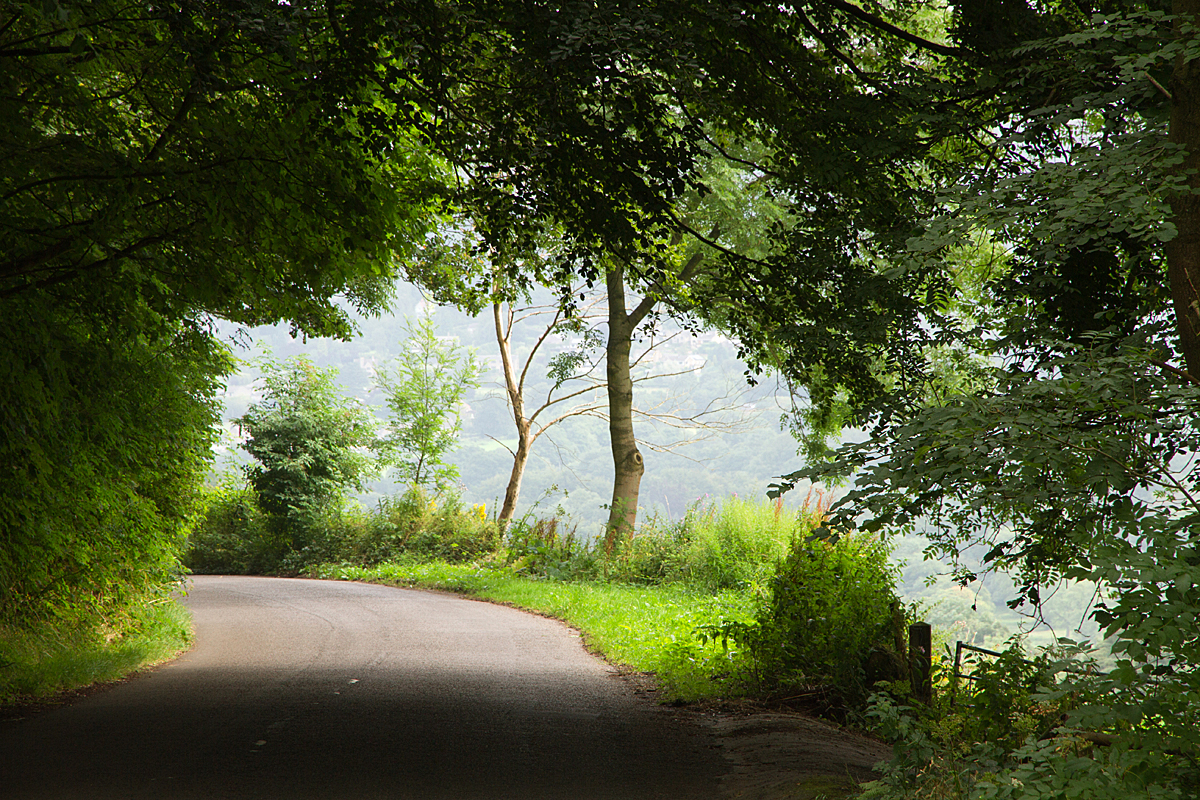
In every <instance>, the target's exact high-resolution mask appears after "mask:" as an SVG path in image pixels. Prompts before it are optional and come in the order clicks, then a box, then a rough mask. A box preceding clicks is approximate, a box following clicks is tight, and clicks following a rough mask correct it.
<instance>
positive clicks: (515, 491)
mask: <svg viewBox="0 0 1200 800" xmlns="http://www.w3.org/2000/svg"><path fill="white" fill-rule="evenodd" d="M492 317H493V319H494V320H495V322H496V342H497V344H499V345H500V362H501V364H502V366H503V367H504V388H505V390H506V391H507V392H508V402H509V405H510V407H511V408H512V415H513V422H514V423H515V424H516V426H517V449H516V452H514V453H513V466H512V473H510V474H509V477H508V487H507V488H506V489H505V490H504V505H503V506H502V507H501V509H500V515H499V516H498V517H497V521H498V522H499V523H500V525H501V526H503V525H506V524H507V523H508V522H509V521H510V520H511V519H512V518H513V514H515V513H516V509H517V499H518V498H519V497H520V496H521V478H522V477H524V475H525V463H526V462H527V461H529V450H530V446H531V445H532V441H531V429H532V425H531V424H530V421H529V419H528V418H527V417H526V416H525V397H524V392H523V391H522V390H521V384H520V383H519V382H518V380H517V375H516V369H515V368H514V367H513V360H512V348H511V347H510V346H509V342H508V335H509V331H506V330H505V328H504V325H503V324H502V321H501V305H500V303H493V304H492Z"/></svg>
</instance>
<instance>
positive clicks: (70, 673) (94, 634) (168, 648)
mask: <svg viewBox="0 0 1200 800" xmlns="http://www.w3.org/2000/svg"><path fill="white" fill-rule="evenodd" d="M191 641H192V618H191V615H190V614H189V613H188V611H187V609H185V608H184V607H183V605H182V604H180V603H179V602H178V601H177V600H173V599H163V600H160V601H157V602H153V603H149V604H146V605H144V606H142V607H140V608H137V609H134V610H133V611H132V612H131V615H130V616H129V618H128V619H126V620H124V621H123V622H122V623H121V625H120V627H109V628H107V629H102V630H97V629H95V628H94V627H91V626H76V627H61V626H60V627H53V626H41V627H38V628H37V629H33V630H27V629H15V628H0V707H3V706H11V705H15V704H19V703H23V702H29V701H33V700H38V699H41V698H45V697H50V696H53V695H55V694H57V693H59V692H63V691H68V690H71V689H76V688H79V687H81V686H88V685H91V684H94V683H104V682H106V681H112V680H117V679H119V678H122V677H124V676H126V675H128V674H129V673H130V672H133V671H135V670H137V669H140V668H142V667H146V666H151V665H153V664H158V663H161V662H163V661H166V660H168V659H170V658H172V657H174V656H175V655H176V654H178V653H179V651H181V650H184V649H186V648H187V647H189V646H190V644H191Z"/></svg>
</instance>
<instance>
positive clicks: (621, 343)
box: [604, 266, 654, 553]
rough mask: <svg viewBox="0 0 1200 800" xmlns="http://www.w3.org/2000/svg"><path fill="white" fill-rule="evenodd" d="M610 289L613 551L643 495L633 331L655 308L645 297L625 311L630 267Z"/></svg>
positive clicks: (609, 280) (607, 542) (608, 281)
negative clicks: (636, 431)
mask: <svg viewBox="0 0 1200 800" xmlns="http://www.w3.org/2000/svg"><path fill="white" fill-rule="evenodd" d="M605 286H606V288H607V290H608V343H607V346H606V349H605V356H606V362H607V363H606V367H607V378H608V436H609V441H610V442H611V445H612V456H613V492H612V502H611V503H610V505H609V508H608V525H607V527H606V529H605V535H604V549H605V551H606V552H609V553H611V552H612V551H613V548H614V547H615V546H616V544H617V542H618V541H620V540H622V539H624V540H628V539H630V538H631V537H632V536H633V530H634V526H635V525H636V524H637V510H638V493H639V492H640V490H641V485H642V474H643V473H645V471H646V465H645V460H644V459H643V458H642V453H641V451H640V450H638V446H637V438H636V437H635V436H634V434H633V376H632V374H631V373H630V364H629V352H630V350H631V349H632V346H633V332H634V330H635V329H636V328H637V326H638V324H639V323H640V322H641V321H642V320H643V319H644V318H645V316H646V314H647V313H648V312H649V311H650V309H651V308H652V307H653V305H654V304H653V302H652V301H649V300H648V299H645V300H643V301H642V302H641V303H640V304H639V305H638V307H637V308H636V309H634V311H633V313H631V314H629V313H626V311H625V271H624V269H622V268H621V267H620V266H614V267H613V268H612V269H610V270H609V272H608V275H607V276H606V278H605Z"/></svg>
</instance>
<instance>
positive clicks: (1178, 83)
mask: <svg viewBox="0 0 1200 800" xmlns="http://www.w3.org/2000/svg"><path fill="white" fill-rule="evenodd" d="M1173 6H1174V7H1173V9H1172V10H1173V12H1174V13H1175V14H1176V15H1177V16H1178V17H1179V19H1177V20H1176V21H1175V29H1176V32H1177V33H1178V31H1179V29H1180V25H1181V24H1182V23H1183V21H1184V20H1187V21H1191V22H1197V21H1200V19H1198V18H1200V0H1175V2H1174V4H1173ZM1170 90H1171V129H1170V138H1171V141H1172V142H1174V143H1176V144H1178V145H1181V146H1182V147H1183V148H1184V150H1185V151H1186V152H1187V159H1186V160H1185V161H1184V162H1183V165H1182V166H1181V167H1180V170H1182V172H1183V174H1185V175H1187V176H1188V178H1187V180H1188V185H1189V187H1191V188H1192V189H1193V190H1195V189H1197V188H1198V187H1200V173H1197V170H1200V63H1198V62H1194V61H1193V62H1189V61H1186V60H1185V58H1184V55H1183V54H1181V55H1179V56H1178V57H1177V58H1176V60H1175V68H1174V70H1173V72H1172V74H1171V83H1170ZM1189 172H1190V174H1189ZM1171 212H1172V220H1173V222H1174V223H1175V229H1176V230H1177V231H1178V234H1177V235H1176V237H1175V238H1174V239H1172V240H1171V241H1170V242H1168V243H1167V247H1166V253H1167V274H1168V277H1169V280H1170V283H1171V298H1172V300H1173V301H1174V304H1175V322H1176V325H1177V326H1178V329H1179V338H1180V342H1181V345H1182V347H1183V354H1184V359H1185V361H1186V363H1187V370H1188V372H1189V373H1191V374H1192V375H1193V376H1196V377H1198V378H1200V196H1197V195H1196V194H1193V193H1192V192H1181V193H1179V194H1177V195H1175V196H1174V197H1172V198H1171Z"/></svg>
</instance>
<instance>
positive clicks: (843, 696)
mask: <svg viewBox="0 0 1200 800" xmlns="http://www.w3.org/2000/svg"><path fill="white" fill-rule="evenodd" d="M890 552H891V550H890V548H889V547H888V546H887V545H885V544H884V543H883V542H881V541H880V540H879V539H877V538H874V537H864V536H853V537H852V536H845V537H842V538H840V539H837V540H836V541H825V540H821V539H815V538H810V539H798V540H796V542H795V543H794V544H793V546H792V548H791V551H790V553H789V554H788V556H787V558H786V559H785V560H784V561H783V562H782V563H781V564H780V566H779V570H778V572H777V574H776V575H775V576H774V577H773V578H772V579H771V580H770V583H769V588H770V594H769V598H768V600H767V601H766V602H765V603H764V604H763V605H762V607H761V608H760V609H759V611H758V613H757V615H756V618H755V620H754V621H753V622H751V623H741V622H731V623H725V624H723V625H719V626H709V627H708V628H706V629H705V630H704V634H705V635H706V636H707V637H710V638H723V639H726V640H728V639H732V640H733V641H735V642H736V643H738V644H739V645H740V646H741V647H742V649H743V650H744V652H745V654H746V656H747V657H748V658H749V662H750V666H749V669H750V672H751V677H752V679H753V680H754V681H755V682H756V683H757V684H758V688H759V690H760V691H762V690H766V691H770V690H778V689H785V688H795V687H812V686H823V687H826V689H828V690H829V691H830V692H831V694H832V695H833V696H834V697H836V698H837V700H839V701H840V703H841V704H842V705H843V707H845V708H846V709H849V710H855V709H858V708H860V707H861V706H862V704H863V703H864V701H865V699H866V697H867V694H868V690H869V688H870V686H871V684H872V683H874V682H875V681H876V680H883V679H896V678H899V677H901V676H902V675H903V674H905V672H906V670H905V666H906V662H905V658H904V656H903V655H902V653H903V652H904V651H905V650H906V645H905V643H904V638H903V636H904V631H905V628H906V622H907V619H906V616H907V615H906V613H905V609H904V607H903V606H902V605H901V603H900V600H899V599H898V598H897V596H896V591H895V587H896V581H897V579H898V570H897V569H896V568H895V567H893V566H891V565H889V563H888V556H889V555H890Z"/></svg>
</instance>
